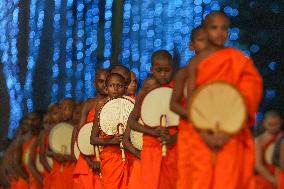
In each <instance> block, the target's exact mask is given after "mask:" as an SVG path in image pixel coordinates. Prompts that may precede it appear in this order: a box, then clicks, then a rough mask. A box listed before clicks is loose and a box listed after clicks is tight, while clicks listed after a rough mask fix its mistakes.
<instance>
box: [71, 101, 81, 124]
mask: <svg viewBox="0 0 284 189" xmlns="http://www.w3.org/2000/svg"><path fill="white" fill-rule="evenodd" d="M82 107H83V105H82V104H78V105H76V108H75V110H74V112H73V123H74V124H76V125H77V124H78V123H79V121H80V118H81V112H82Z"/></svg>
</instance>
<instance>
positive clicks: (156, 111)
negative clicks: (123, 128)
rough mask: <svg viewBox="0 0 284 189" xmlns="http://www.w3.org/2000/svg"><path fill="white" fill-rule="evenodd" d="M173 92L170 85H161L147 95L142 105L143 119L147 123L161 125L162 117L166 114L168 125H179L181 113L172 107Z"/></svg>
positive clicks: (154, 125) (153, 125)
mask: <svg viewBox="0 0 284 189" xmlns="http://www.w3.org/2000/svg"><path fill="white" fill-rule="evenodd" d="M172 92H173V89H172V88H170V87H159V88H156V89H154V90H152V91H150V92H149V93H148V94H147V95H146V96H145V98H144V100H143V102H142V106H141V119H142V121H143V123H144V124H145V125H147V126H149V127H157V126H160V125H161V119H162V117H163V116H165V117H166V120H167V123H166V126H167V127H171V126H178V124H179V115H178V114H176V113H174V112H173V111H171V109H170V101H171V96H172Z"/></svg>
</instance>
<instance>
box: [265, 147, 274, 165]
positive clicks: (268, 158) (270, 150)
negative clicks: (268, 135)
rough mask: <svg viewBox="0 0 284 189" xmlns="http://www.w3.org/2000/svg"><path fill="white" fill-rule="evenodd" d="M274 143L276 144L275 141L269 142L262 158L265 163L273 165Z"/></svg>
mask: <svg viewBox="0 0 284 189" xmlns="http://www.w3.org/2000/svg"><path fill="white" fill-rule="evenodd" d="M275 145H276V143H275V142H273V143H271V144H270V145H269V146H268V147H267V148H266V150H265V152H264V160H265V162H266V163H268V164H270V165H273V154H274V150H275Z"/></svg>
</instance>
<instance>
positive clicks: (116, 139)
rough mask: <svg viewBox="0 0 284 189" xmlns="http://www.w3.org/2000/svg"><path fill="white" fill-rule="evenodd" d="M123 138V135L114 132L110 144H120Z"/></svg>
mask: <svg viewBox="0 0 284 189" xmlns="http://www.w3.org/2000/svg"><path fill="white" fill-rule="evenodd" d="M122 140H123V135H120V134H116V135H114V136H113V138H112V140H111V144H120V142H121V141H122Z"/></svg>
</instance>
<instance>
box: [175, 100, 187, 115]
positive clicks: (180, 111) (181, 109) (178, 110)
mask: <svg viewBox="0 0 284 189" xmlns="http://www.w3.org/2000/svg"><path fill="white" fill-rule="evenodd" d="M171 110H172V111H173V112H175V113H176V114H178V115H180V116H181V117H182V118H187V111H186V109H185V108H184V107H183V106H181V105H180V104H179V103H177V102H173V103H171Z"/></svg>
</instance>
